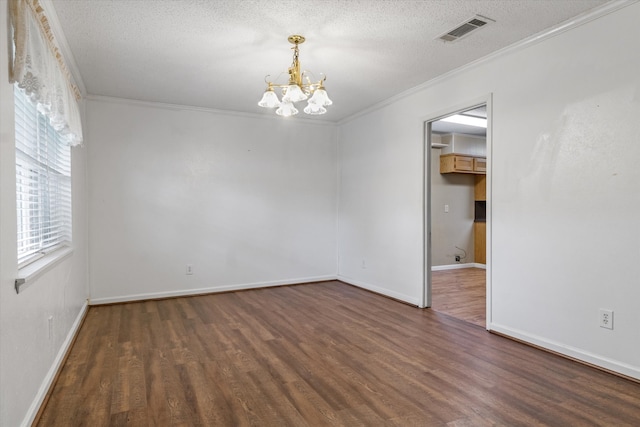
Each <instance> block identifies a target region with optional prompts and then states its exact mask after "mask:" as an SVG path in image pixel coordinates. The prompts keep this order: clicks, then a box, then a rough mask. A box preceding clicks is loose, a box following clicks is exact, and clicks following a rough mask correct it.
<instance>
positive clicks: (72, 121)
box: [9, 0, 82, 146]
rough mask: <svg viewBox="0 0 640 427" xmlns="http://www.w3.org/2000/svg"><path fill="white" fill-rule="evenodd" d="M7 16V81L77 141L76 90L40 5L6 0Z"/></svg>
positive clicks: (79, 125) (79, 139)
mask: <svg viewBox="0 0 640 427" xmlns="http://www.w3.org/2000/svg"><path fill="white" fill-rule="evenodd" d="M9 17H10V21H11V25H10V27H11V31H12V32H13V34H12V36H13V51H12V52H10V53H9V54H10V55H11V57H10V58H9V64H10V70H9V80H10V82H11V83H17V84H18V87H20V88H22V89H23V90H24V91H25V92H26V94H27V96H28V97H29V98H30V99H31V100H32V101H33V102H34V103H35V104H36V106H37V107H38V110H39V111H40V112H42V113H43V114H44V115H45V116H47V117H48V118H49V120H50V122H51V125H52V126H53V128H54V129H55V130H56V131H58V132H59V133H60V135H61V136H62V137H63V139H64V140H65V141H66V142H67V143H68V144H69V145H72V146H74V145H79V144H81V143H82V123H81V121H80V111H79V108H78V100H80V91H79V90H78V88H77V87H76V86H75V85H74V84H73V83H72V79H71V75H70V73H69V70H68V69H67V67H66V65H65V63H64V59H63V57H62V54H61V53H60V50H59V49H58V47H57V45H56V43H55V39H54V37H53V33H52V32H51V28H50V26H49V21H48V19H47V17H46V16H45V14H44V10H43V8H42V6H41V5H40V4H39V2H38V0H9Z"/></svg>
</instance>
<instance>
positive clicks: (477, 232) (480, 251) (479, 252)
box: [473, 175, 487, 264]
mask: <svg viewBox="0 0 640 427" xmlns="http://www.w3.org/2000/svg"><path fill="white" fill-rule="evenodd" d="M473 194H474V199H475V201H476V219H478V218H479V217H481V218H482V220H476V222H474V223H473V259H474V262H476V263H478V264H486V263H487V223H486V222H484V218H485V213H486V201H487V176H486V175H476V176H475V184H474V186H473ZM479 208H481V209H482V210H481V212H482V215H479V214H478V211H477V209H479Z"/></svg>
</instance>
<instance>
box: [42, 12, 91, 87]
mask: <svg viewBox="0 0 640 427" xmlns="http://www.w3.org/2000/svg"><path fill="white" fill-rule="evenodd" d="M39 3H40V5H41V6H42V8H43V9H44V12H45V14H46V15H47V20H48V21H49V26H50V27H51V31H53V35H54V37H55V38H56V42H57V44H58V48H59V49H60V52H61V53H62V56H63V57H64V62H65V64H66V65H67V68H68V69H69V71H70V72H71V76H72V77H73V80H74V83H75V84H76V86H78V89H80V94H81V95H82V96H83V97H85V96H86V95H87V88H86V87H85V85H84V81H83V80H82V75H81V74H80V69H79V68H78V64H77V63H76V59H75V57H74V56H73V53H72V52H71V48H70V47H69V43H68V42H67V37H66V36H65V35H64V30H63V29H62V26H61V25H60V20H59V19H58V14H57V13H56V8H55V6H54V5H53V2H52V1H51V0H39Z"/></svg>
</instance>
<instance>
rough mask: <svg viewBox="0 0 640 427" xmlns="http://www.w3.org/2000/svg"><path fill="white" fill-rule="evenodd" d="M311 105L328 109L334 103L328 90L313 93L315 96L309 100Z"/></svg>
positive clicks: (318, 90)
mask: <svg viewBox="0 0 640 427" xmlns="http://www.w3.org/2000/svg"><path fill="white" fill-rule="evenodd" d="M309 104H317V105H321V106H323V107H328V106H329V105H331V104H333V101H331V100H330V99H329V96H328V95H327V91H326V90H324V89H317V90H316V91H315V92H313V96H312V97H311V99H310V100H309Z"/></svg>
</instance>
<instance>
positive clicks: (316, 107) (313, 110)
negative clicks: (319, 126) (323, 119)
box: [304, 100, 327, 116]
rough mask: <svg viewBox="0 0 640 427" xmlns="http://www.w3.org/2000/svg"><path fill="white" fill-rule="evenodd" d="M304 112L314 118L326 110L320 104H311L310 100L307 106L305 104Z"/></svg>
mask: <svg viewBox="0 0 640 427" xmlns="http://www.w3.org/2000/svg"><path fill="white" fill-rule="evenodd" d="M304 112H305V113H307V114H309V115H312V116H316V115H320V114H324V113H326V112H327V109H326V108H324V107H323V106H322V105H320V104H312V103H311V100H309V104H307V106H306V107H304Z"/></svg>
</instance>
